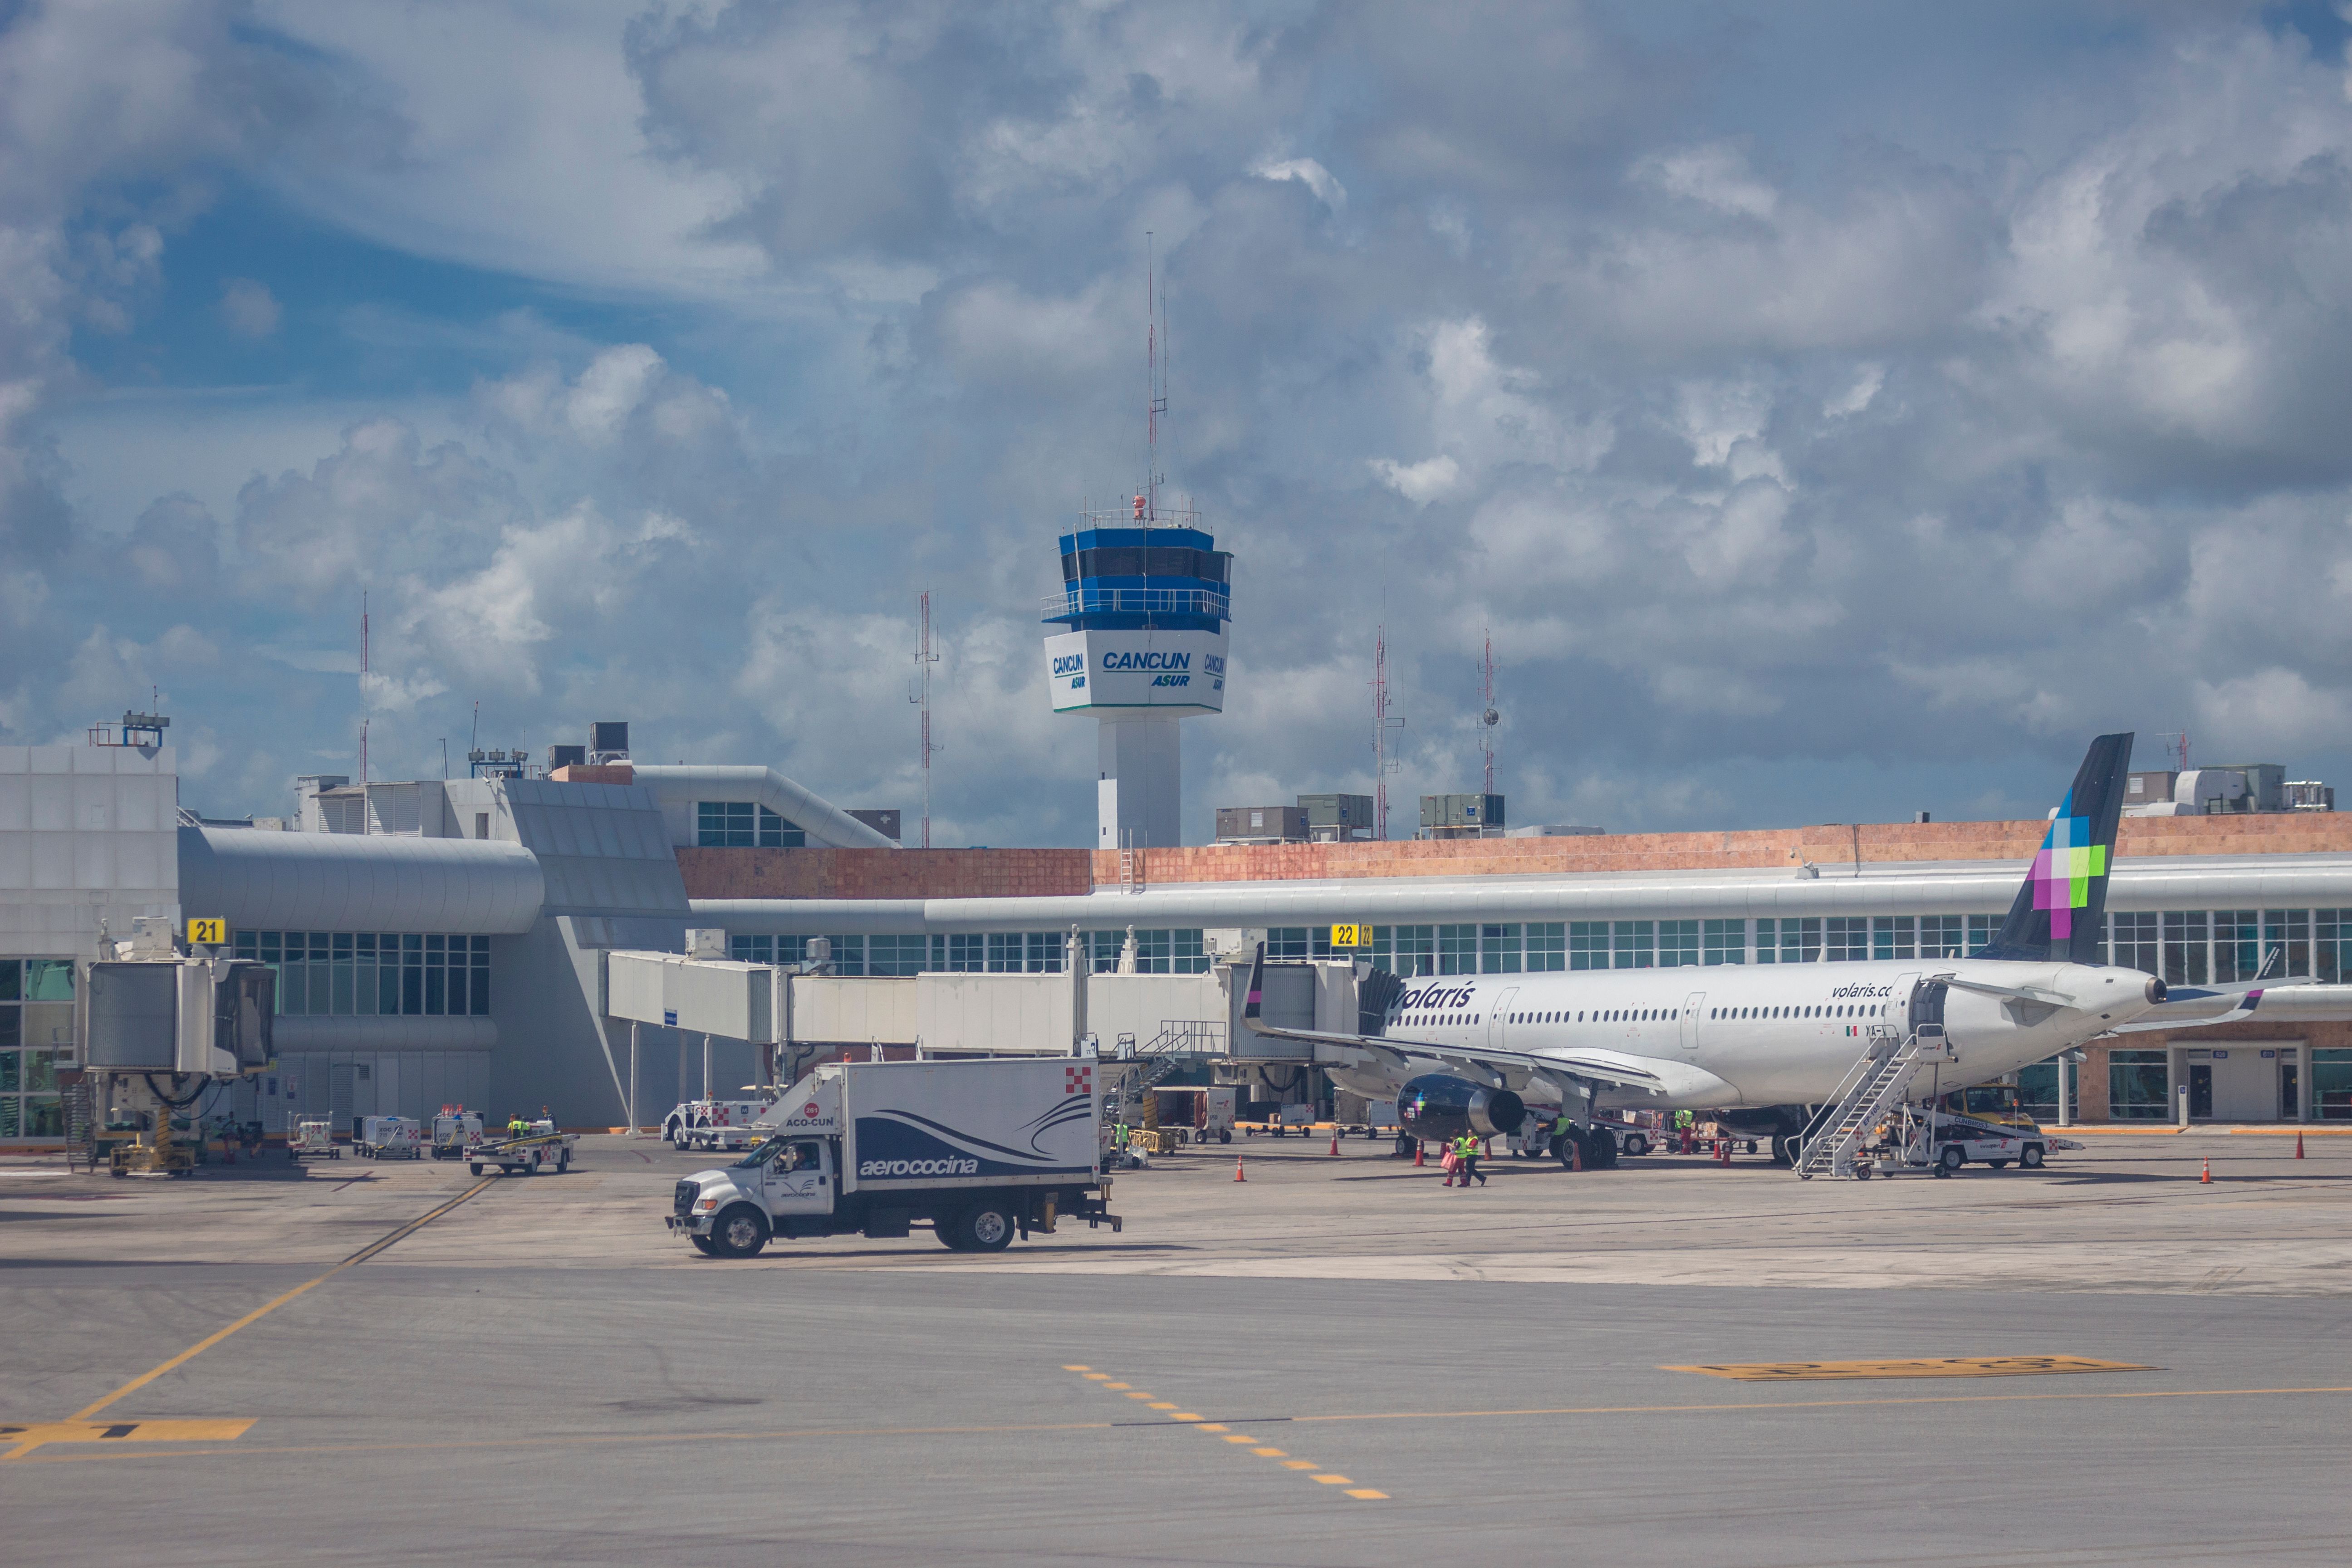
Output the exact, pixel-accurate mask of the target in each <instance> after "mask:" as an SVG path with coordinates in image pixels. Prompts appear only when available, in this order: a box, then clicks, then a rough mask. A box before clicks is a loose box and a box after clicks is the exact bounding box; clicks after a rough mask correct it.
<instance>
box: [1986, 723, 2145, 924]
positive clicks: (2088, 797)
mask: <svg viewBox="0 0 2352 1568" xmlns="http://www.w3.org/2000/svg"><path fill="white" fill-rule="evenodd" d="M2131 750H2132V737H2131V734H2130V732H2129V731H2126V732H2125V733H2123V734H2119V735H2101V736H2099V737H2098V738H2097V739H2096V740H2095V741H2093V742H2091V749H2090V751H2089V752H2086V753H2084V757H2083V765H2082V767H2081V769H2079V770H2078V771H2077V772H2076V773H2075V774H2074V788H2072V789H2070V790H2068V791H2067V792H2066V798H2065V799H2064V800H2063V801H2062V802H2061V803H2060V804H2059V806H2058V810H2057V812H2056V814H2055V815H2053V816H2052V817H2051V819H2050V831H2049V832H2048V833H2047V834H2045V835H2043V837H2042V847H2041V849H2040V850H2039V851H2038V852H2036V853H2035V855H2034V857H2033V864H2032V867H2031V868H2028V869H2027V871H2026V873H2025V885H2024V886H2023V887H2021V888H2020V889H2018V890H2017V901H2016V902H2015V903H2013V904H2011V906H2010V908H2009V918H2008V919H2007V920H2005V921H2002V922H2001V925H2000V930H1999V931H1995V932H1994V933H1993V939H1992V942H1990V945H1988V946H1985V947H1982V948H1979V950H1978V951H1976V952H1973V953H1970V954H1969V957H1971V958H2006V959H2023V960H2030V961H2033V962H2039V963H2048V962H2053V961H2054V962H2057V963H2097V962H2098V961H2099V942H2100V939H2101V936H2102V935H2103V933H2104V932H2105V929H2106V911H2107V873H2108V872H2109V871H2110V870H2111V869H2113V868H2114V865H2115V858H2116V824H2117V822H2118V821H2120V820H2121V818H2122V816H2123V808H2124V774H2125V773H2127V772H2128V771H2129V770H2130V768H2131Z"/></svg>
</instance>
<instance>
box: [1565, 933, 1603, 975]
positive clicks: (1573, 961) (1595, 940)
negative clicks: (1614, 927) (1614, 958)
mask: <svg viewBox="0 0 2352 1568" xmlns="http://www.w3.org/2000/svg"><path fill="white" fill-rule="evenodd" d="M1568 966H1569V967H1570V969H1606V968H1608V967H1609V922H1608V921H1569V922H1568Z"/></svg>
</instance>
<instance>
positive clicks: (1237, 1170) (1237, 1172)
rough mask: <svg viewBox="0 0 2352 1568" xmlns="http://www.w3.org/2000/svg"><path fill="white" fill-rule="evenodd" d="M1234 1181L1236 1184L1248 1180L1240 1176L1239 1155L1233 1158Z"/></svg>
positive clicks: (1240, 1159) (1240, 1161) (1240, 1162)
mask: <svg viewBox="0 0 2352 1568" xmlns="http://www.w3.org/2000/svg"><path fill="white" fill-rule="evenodd" d="M1248 1180H1249V1178H1248V1177H1247V1176H1244V1175H1243V1174H1242V1157H1241V1156H1240V1155H1239V1154H1236V1155H1234V1181H1236V1182H1246V1181H1248Z"/></svg>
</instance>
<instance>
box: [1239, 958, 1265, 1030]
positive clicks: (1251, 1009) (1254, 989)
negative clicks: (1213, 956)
mask: <svg viewBox="0 0 2352 1568" xmlns="http://www.w3.org/2000/svg"><path fill="white" fill-rule="evenodd" d="M1264 999H1265V943H1264V942H1259V943H1258V944H1257V953H1256V956H1255V957H1254V958H1252V959H1251V960H1250V973H1249V990H1248V992H1247V993H1246V994H1244V997H1243V1000H1242V1026H1243V1027H1244V1028H1246V1029H1247V1030H1249V1032H1250V1033H1251V1034H1253V1035H1255V1034H1256V1033H1258V1032H1259V1031H1258V1026H1257V1022H1258V1019H1259V1018H1261V1017H1263V1016H1265V1009H1264V1007H1263V1006H1262V1005H1261V1004H1262V1003H1263V1001H1264Z"/></svg>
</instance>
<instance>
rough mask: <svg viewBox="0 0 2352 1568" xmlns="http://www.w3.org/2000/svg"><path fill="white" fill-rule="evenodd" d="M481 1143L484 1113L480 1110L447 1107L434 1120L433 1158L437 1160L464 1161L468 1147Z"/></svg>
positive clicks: (456, 1106) (454, 1106)
mask: <svg viewBox="0 0 2352 1568" xmlns="http://www.w3.org/2000/svg"><path fill="white" fill-rule="evenodd" d="M481 1141H482V1113H481V1112H480V1111H478V1110H467V1109H466V1108H465V1107H464V1106H462V1105H445V1106H443V1107H442V1108H441V1114H439V1115H438V1116H436V1117H435V1118H434V1119H433V1157H434V1158H435V1159H436V1160H457V1159H462V1158H464V1157H465V1153H466V1145H467V1144H468V1143H478V1142H481Z"/></svg>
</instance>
